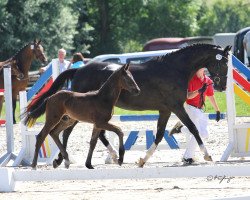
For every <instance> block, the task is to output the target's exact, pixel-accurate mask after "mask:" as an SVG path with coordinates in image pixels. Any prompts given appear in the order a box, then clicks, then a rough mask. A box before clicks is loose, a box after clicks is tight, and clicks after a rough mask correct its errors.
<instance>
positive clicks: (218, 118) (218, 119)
mask: <svg viewBox="0 0 250 200" xmlns="http://www.w3.org/2000/svg"><path fill="white" fill-rule="evenodd" d="M220 118H221V117H220V111H216V118H215V120H216V121H217V122H218V121H220Z"/></svg>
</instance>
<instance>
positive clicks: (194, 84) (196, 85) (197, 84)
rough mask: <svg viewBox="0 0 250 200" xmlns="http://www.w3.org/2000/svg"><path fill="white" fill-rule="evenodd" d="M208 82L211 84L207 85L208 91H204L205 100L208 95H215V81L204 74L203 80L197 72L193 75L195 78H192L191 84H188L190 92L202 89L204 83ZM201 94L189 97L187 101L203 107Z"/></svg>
mask: <svg viewBox="0 0 250 200" xmlns="http://www.w3.org/2000/svg"><path fill="white" fill-rule="evenodd" d="M204 83H206V84H208V85H209V86H208V87H207V89H206V91H205V92H204V93H203V95H204V101H205V98H206V96H213V95H214V88H213V85H212V83H213V81H212V80H211V79H210V78H209V77H208V76H206V75H204V79H203V80H201V79H200V78H198V77H197V75H196V74H195V75H194V76H193V78H192V79H191V80H190V82H189V84H188V92H193V91H195V90H198V89H200V88H201V87H202V86H203V84H204ZM200 97H201V95H200V94H198V95H197V96H196V97H194V98H192V99H187V100H186V103H187V104H189V105H192V106H195V107H199V108H200V107H201V105H200V104H201V100H200Z"/></svg>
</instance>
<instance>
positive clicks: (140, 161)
mask: <svg viewBox="0 0 250 200" xmlns="http://www.w3.org/2000/svg"><path fill="white" fill-rule="evenodd" d="M144 164H145V161H144V160H143V159H142V158H140V160H139V162H138V167H141V168H142V167H143V166H144Z"/></svg>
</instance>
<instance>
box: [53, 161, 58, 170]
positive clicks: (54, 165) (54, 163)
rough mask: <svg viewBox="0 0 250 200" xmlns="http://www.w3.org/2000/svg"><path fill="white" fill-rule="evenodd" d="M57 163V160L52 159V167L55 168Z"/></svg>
mask: <svg viewBox="0 0 250 200" xmlns="http://www.w3.org/2000/svg"><path fill="white" fill-rule="evenodd" d="M58 166H59V165H58V163H57V160H54V161H53V168H54V169H55V168H57V167H58Z"/></svg>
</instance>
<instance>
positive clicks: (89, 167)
mask: <svg viewBox="0 0 250 200" xmlns="http://www.w3.org/2000/svg"><path fill="white" fill-rule="evenodd" d="M85 166H86V167H87V168H88V169H94V167H93V166H92V165H88V164H86V165H85Z"/></svg>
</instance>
